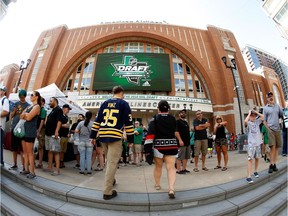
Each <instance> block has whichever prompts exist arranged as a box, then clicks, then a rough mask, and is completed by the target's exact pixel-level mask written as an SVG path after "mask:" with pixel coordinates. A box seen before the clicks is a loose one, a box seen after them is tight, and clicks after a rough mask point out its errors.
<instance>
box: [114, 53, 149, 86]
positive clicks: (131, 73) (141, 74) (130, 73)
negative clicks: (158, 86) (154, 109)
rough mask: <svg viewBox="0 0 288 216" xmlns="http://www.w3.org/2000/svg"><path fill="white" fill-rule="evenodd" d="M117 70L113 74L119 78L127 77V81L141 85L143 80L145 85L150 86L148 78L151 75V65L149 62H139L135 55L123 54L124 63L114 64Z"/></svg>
mask: <svg viewBox="0 0 288 216" xmlns="http://www.w3.org/2000/svg"><path fill="white" fill-rule="evenodd" d="M111 65H112V66H113V67H114V69H115V72H114V73H113V74H112V76H119V78H126V79H127V81H128V82H129V83H131V84H133V85H137V86H140V84H141V81H143V82H144V84H145V85H143V86H150V83H149V81H150V80H147V79H148V78H149V77H150V74H151V73H152V71H151V70H150V65H148V63H147V62H138V59H137V58H135V57H134V56H128V55H127V56H125V55H124V56H123V60H122V63H119V64H117V63H116V64H114V63H111Z"/></svg>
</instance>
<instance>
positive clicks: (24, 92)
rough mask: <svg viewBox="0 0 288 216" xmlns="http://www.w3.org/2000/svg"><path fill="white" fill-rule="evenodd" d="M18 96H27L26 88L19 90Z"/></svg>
mask: <svg viewBox="0 0 288 216" xmlns="http://www.w3.org/2000/svg"><path fill="white" fill-rule="evenodd" d="M18 96H19V97H21V96H24V97H26V96H27V92H26V90H25V89H21V90H20V91H19V92H18Z"/></svg>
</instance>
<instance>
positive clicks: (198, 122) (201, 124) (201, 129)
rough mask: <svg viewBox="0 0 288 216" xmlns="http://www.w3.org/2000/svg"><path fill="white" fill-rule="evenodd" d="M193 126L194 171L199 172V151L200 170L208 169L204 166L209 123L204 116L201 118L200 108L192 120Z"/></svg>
mask: <svg viewBox="0 0 288 216" xmlns="http://www.w3.org/2000/svg"><path fill="white" fill-rule="evenodd" d="M193 126H194V129H195V135H194V140H195V141H194V149H195V168H194V169H193V171H194V172H199V170H198V160H199V155H200V151H201V153H202V170H204V171H208V169H207V168H206V166H205V159H206V154H207V148H208V137H207V131H206V129H207V128H208V127H209V126H210V123H209V122H208V120H207V119H206V118H203V114H202V112H201V110H197V112H196V119H194V120H193Z"/></svg>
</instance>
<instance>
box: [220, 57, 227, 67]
mask: <svg viewBox="0 0 288 216" xmlns="http://www.w3.org/2000/svg"><path fill="white" fill-rule="evenodd" d="M221 59H222V61H223V63H224V64H225V66H227V58H226V56H223V57H222V58H221Z"/></svg>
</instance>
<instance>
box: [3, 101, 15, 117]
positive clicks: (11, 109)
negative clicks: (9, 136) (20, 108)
mask: <svg viewBox="0 0 288 216" xmlns="http://www.w3.org/2000/svg"><path fill="white" fill-rule="evenodd" d="M5 99H7V100H8V103H9V112H8V115H7V116H6V122H8V121H9V120H10V114H11V112H12V111H13V108H14V103H13V102H12V101H10V100H9V99H8V98H7V97H4V98H3V99H2V101H1V103H2V106H3V105H4V100H5Z"/></svg>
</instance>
